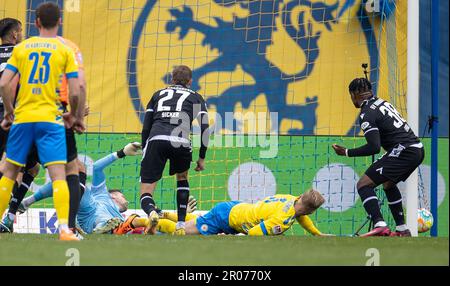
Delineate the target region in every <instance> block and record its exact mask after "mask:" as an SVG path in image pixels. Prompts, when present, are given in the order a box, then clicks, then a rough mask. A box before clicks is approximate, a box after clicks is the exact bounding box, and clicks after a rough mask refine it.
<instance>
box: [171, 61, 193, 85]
mask: <svg viewBox="0 0 450 286" xmlns="http://www.w3.org/2000/svg"><path fill="white" fill-rule="evenodd" d="M191 79H192V71H191V69H190V68H189V67H187V66H183V65H181V66H176V67H175V68H174V69H173V71H172V81H173V82H174V83H175V84H181V85H187V84H188V83H189V81H190V80H191Z"/></svg>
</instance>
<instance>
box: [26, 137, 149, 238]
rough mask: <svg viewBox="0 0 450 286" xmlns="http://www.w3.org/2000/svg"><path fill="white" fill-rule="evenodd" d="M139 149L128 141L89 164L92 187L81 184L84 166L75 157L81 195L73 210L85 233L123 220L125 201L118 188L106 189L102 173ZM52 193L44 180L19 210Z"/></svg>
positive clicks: (112, 226) (103, 230)
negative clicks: (92, 164) (78, 171)
mask: <svg viewBox="0 0 450 286" xmlns="http://www.w3.org/2000/svg"><path fill="white" fill-rule="evenodd" d="M140 149H141V145H140V143H129V144H127V145H126V146H125V147H124V148H123V149H121V150H119V151H117V152H114V153H112V154H109V155H108V156H106V157H103V158H101V159H99V160H97V161H96V162H95V163H94V166H93V170H94V174H93V178H92V187H90V188H89V187H85V184H86V170H85V167H84V165H83V164H81V162H79V161H78V163H79V166H78V167H79V168H80V173H79V175H80V188H81V191H82V198H81V202H80V207H79V210H78V213H77V221H78V224H79V226H80V227H81V230H83V231H84V232H85V233H106V232H110V231H112V230H113V229H115V228H118V227H119V226H120V224H121V223H123V222H124V218H123V216H122V214H121V213H122V212H125V211H126V210H127V208H128V201H127V200H126V199H125V197H124V195H123V194H122V193H121V191H120V190H116V189H111V190H108V188H107V186H106V176H105V174H104V171H103V170H104V169H105V168H106V167H108V166H109V165H111V164H112V163H113V162H115V161H116V160H117V159H120V158H124V157H125V156H134V155H138V154H140V153H141V151H140ZM52 195H53V190H52V185H51V184H47V185H45V186H43V187H42V188H40V189H39V190H38V191H37V192H36V193H34V194H33V195H32V196H29V197H27V198H26V199H25V200H24V201H23V202H22V204H21V206H20V208H19V210H20V212H24V211H25V210H26V209H28V207H29V206H31V205H32V204H33V203H35V202H37V201H40V200H43V199H45V198H48V197H51V196H52ZM139 226H141V225H139Z"/></svg>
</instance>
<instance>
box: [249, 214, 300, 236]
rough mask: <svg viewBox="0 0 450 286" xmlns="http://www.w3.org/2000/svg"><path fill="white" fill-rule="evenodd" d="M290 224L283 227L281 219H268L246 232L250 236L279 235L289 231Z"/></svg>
mask: <svg viewBox="0 0 450 286" xmlns="http://www.w3.org/2000/svg"><path fill="white" fill-rule="evenodd" d="M291 225H292V224H289V225H285V224H284V223H283V219H282V218H279V217H270V218H268V219H267V220H264V221H262V222H260V223H259V224H257V225H255V226H254V227H252V228H251V229H249V230H248V235H250V236H262V235H279V234H282V233H283V232H285V231H286V230H288V229H289V227H290V226H291Z"/></svg>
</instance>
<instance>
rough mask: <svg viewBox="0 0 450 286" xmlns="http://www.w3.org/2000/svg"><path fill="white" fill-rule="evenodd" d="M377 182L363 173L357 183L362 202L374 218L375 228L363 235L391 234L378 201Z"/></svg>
mask: <svg viewBox="0 0 450 286" xmlns="http://www.w3.org/2000/svg"><path fill="white" fill-rule="evenodd" d="M375 187H376V184H375V183H374V182H373V181H372V180H371V179H370V178H369V177H368V176H367V175H363V176H362V177H361V178H360V179H359V181H358V183H357V185H356V188H357V189H358V194H359V196H360V197H361V201H362V204H363V206H364V209H365V210H366V212H367V214H369V216H370V217H371V219H372V222H373V225H374V229H373V230H372V231H370V232H368V233H366V234H363V235H361V236H363V237H364V236H389V234H390V230H389V228H388V226H387V224H386V222H385V221H384V219H383V215H382V214H381V209H380V205H379V203H378V197H377V195H376V193H375V190H374V188H375Z"/></svg>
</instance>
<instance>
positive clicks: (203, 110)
mask: <svg viewBox="0 0 450 286" xmlns="http://www.w3.org/2000/svg"><path fill="white" fill-rule="evenodd" d="M198 97H199V104H200V111H199V113H198V115H197V120H198V124H199V125H200V132H201V133H200V134H201V146H200V151H199V157H200V158H202V159H205V157H206V150H207V149H208V145H209V135H210V132H209V117H208V108H207V107H206V102H205V100H204V99H203V97H202V96H201V95H199V94H198Z"/></svg>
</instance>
